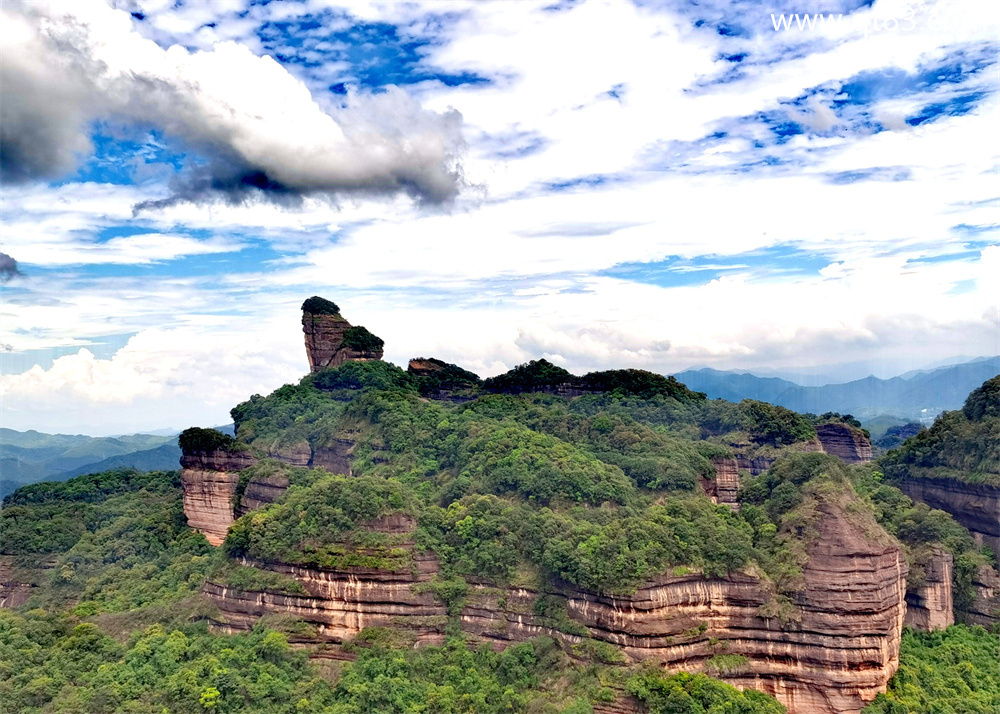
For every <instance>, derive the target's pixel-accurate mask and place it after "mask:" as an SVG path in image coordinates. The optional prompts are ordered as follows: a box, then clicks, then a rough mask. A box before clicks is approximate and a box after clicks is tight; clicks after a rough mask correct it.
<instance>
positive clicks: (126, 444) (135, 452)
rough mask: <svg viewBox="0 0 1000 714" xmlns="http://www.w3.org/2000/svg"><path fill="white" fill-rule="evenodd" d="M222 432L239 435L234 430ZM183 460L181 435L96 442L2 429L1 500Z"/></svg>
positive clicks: (225, 428) (166, 466)
mask: <svg viewBox="0 0 1000 714" xmlns="http://www.w3.org/2000/svg"><path fill="white" fill-rule="evenodd" d="M216 428H218V429H220V430H221V431H227V432H228V433H230V434H232V431H233V427H232V425H228V426H223V427H216ZM180 458H181V450H180V447H178V446H177V432H172V433H169V434H128V435H124V436H101V437H94V436H84V435H82V434H74V435H71V434H44V433H42V432H38V431H14V430H13V429H2V428H0V498H3V497H4V496H7V495H8V494H11V493H13V492H14V491H16V490H17V489H18V488H20V487H21V486H24V485H25V484H29V483H36V482H38V481H65V480H67V479H70V478H73V477H74V476H80V475H82V474H89V473H97V472H99V471H107V470H109V469H116V468H134V469H139V470H140V471H161V470H162V471H170V470H173V469H176V468H178V465H179V462H180Z"/></svg>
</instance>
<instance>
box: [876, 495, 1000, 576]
mask: <svg viewBox="0 0 1000 714" xmlns="http://www.w3.org/2000/svg"><path fill="white" fill-rule="evenodd" d="M896 483H897V485H898V486H899V488H900V490H901V491H902V492H903V493H905V494H906V495H907V496H909V497H910V498H912V499H913V500H914V501H923V502H924V503H926V504H927V505H928V506H930V507H931V508H939V509H941V510H942V511H947V512H948V513H950V514H951V515H952V516H953V517H954V518H955V520H956V521H958V522H959V523H961V524H962V525H963V526H965V527H966V528H968V529H969V530H970V531H971V532H972V535H973V536H974V537H975V538H976V540H977V542H979V543H981V544H984V545H986V546H988V547H989V548H990V549H991V550H993V552H994V553H996V554H997V557H998V558H1000V487H998V486H991V485H989V484H975V483H965V482H964V481H958V480H956V479H950V478H926V477H909V478H902V479H899V480H897V482H896Z"/></svg>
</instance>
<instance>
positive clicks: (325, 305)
mask: <svg viewBox="0 0 1000 714" xmlns="http://www.w3.org/2000/svg"><path fill="white" fill-rule="evenodd" d="M302 312H308V313H309V314H310V315H339V314H340V308H339V307H337V303H335V302H331V301H330V300H327V299H326V298H321V297H320V296H318V295H313V296H312V297H311V298H309V299H308V300H306V301H305V302H304V303H302Z"/></svg>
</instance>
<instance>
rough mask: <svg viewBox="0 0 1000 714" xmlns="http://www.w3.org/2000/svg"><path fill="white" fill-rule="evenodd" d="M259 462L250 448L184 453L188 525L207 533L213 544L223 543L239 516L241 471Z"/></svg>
mask: <svg viewBox="0 0 1000 714" xmlns="http://www.w3.org/2000/svg"><path fill="white" fill-rule="evenodd" d="M255 462H256V459H255V458H254V457H253V455H252V454H250V453H249V452H239V453H230V452H227V451H224V450H221V449H216V450H211V451H203V452H198V453H191V454H183V455H182V456H181V488H182V489H183V491H184V515H185V516H187V521H188V525H189V526H190V527H191V528H194V529H195V530H196V531H199V532H201V533H204V534H205V538H206V539H208V542H209V543H211V544H212V545H222V541H224V540H225V539H226V533H227V532H228V531H229V526H230V525H232V523H233V521H234V520H235V514H234V513H233V495H234V494H235V493H236V486H237V485H238V484H239V481H240V475H239V471H241V470H242V469H245V468H248V467H250V466H253V465H254V463H255Z"/></svg>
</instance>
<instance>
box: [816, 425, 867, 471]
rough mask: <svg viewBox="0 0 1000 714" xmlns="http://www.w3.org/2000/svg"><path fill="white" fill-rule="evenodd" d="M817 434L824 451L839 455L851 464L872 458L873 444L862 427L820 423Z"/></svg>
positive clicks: (864, 461)
mask: <svg viewBox="0 0 1000 714" xmlns="http://www.w3.org/2000/svg"><path fill="white" fill-rule="evenodd" d="M816 436H817V437H818V438H819V443H820V444H822V445H823V451H825V452H826V453H828V454H832V455H833V456H837V457H839V458H841V459H842V460H844V461H846V462H847V463H849V464H860V463H866V462H868V461H871V460H872V444H871V441H869V440H868V437H867V436H865V434H864V432H862V431H861V430H860V429H855V428H854V427H852V426H850V425H849V424H820V425H819V426H817V427H816Z"/></svg>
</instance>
